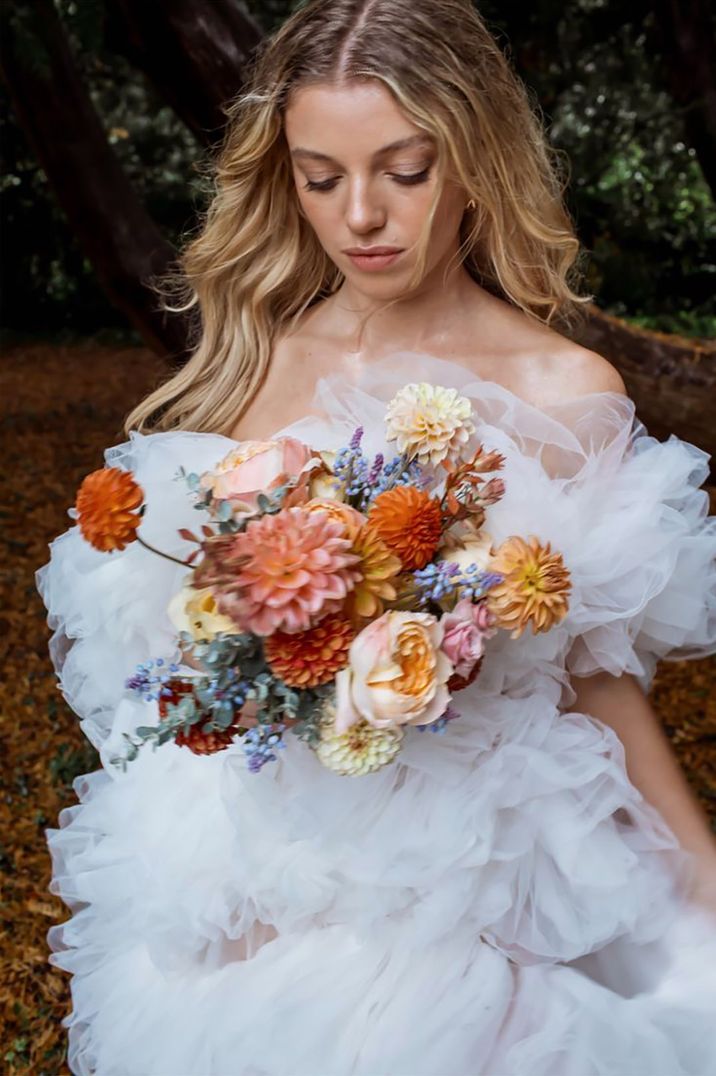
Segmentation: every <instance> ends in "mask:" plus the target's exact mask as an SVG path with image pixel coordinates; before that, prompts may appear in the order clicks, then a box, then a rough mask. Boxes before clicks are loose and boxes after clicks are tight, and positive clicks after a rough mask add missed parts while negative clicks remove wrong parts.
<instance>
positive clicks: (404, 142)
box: [291, 134, 430, 164]
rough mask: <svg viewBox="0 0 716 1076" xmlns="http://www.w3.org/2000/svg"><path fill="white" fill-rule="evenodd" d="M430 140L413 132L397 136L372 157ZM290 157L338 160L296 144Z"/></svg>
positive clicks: (334, 161)
mask: <svg viewBox="0 0 716 1076" xmlns="http://www.w3.org/2000/svg"><path fill="white" fill-rule="evenodd" d="M429 142H430V137H429V135H427V134H415V135H410V137H409V138H399V139H398V141H397V142H389V143H388V145H387V146H381V147H380V149H377V150H376V151H375V153H374V154H373V159H374V160H375V158H376V157H383V156H385V154H386V153H391V152H393V151H394V150H396V149H410V148H411V147H413V146H418V145H426V144H428V143H429ZM291 156H292V157H309V158H310V159H311V160H314V161H330V163H331V164H338V163H339V162H338V161H337V160H336V159H335V157H329V156H328V154H327V153H319V152H318V150H315V149H305V148H304V147H303V146H297V147H296V148H295V149H292V150H291Z"/></svg>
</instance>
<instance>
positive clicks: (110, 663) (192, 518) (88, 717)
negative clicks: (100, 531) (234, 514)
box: [36, 432, 235, 747]
mask: <svg viewBox="0 0 716 1076" xmlns="http://www.w3.org/2000/svg"><path fill="white" fill-rule="evenodd" d="M234 444H235V443H234V442H233V441H230V440H229V439H228V438H225V437H221V436H218V435H214V434H193V433H186V432H173V433H163V434H149V435H143V434H138V433H132V434H131V435H130V440H129V441H127V442H126V443H124V444H121V445H117V446H115V447H112V448H109V449H107V451H106V452H105V463H106V465H107V466H110V467H118V468H121V469H122V470H126V471H131V472H132V473H133V474H134V476H135V479H136V481H137V482H138V483H139V484H140V486H141V487H142V489H143V490H144V493H145V501H146V504H147V510H146V513H145V515H144V518H143V520H142V524H141V534H142V537H143V538H144V539H145V541H147V542H148V543H149V544H150V545H153V546H155V547H157V548H159V549H161V550H163V551H164V552H166V553H169V554H170V555H172V556H174V557H177V558H179V559H183V560H185V559H186V557H187V556H188V555H189V553H190V552H191V549H192V546H191V544H190V543H188V542H185V541H184V540H183V539H182V538H181V537H180V536H179V534H178V533H177V532H178V529H179V528H181V527H187V528H190V529H191V528H195V527H196V526H197V522H201V519H200V518H199V514H198V513H197V511H196V509H195V508H194V507H193V501H192V499H191V496H190V494H189V491H188V489H187V486H186V484H185V482H184V481H183V480H182V479H181V477H179V474H178V472H179V468H180V467H181V466H183V467H184V468H185V469H186V470H187V471H201V470H205V469H208V468H209V467H211V466H213V465H214V464H215V463H216V462H217V461H218V460H219V459H221V458H222V456H224V455H225V454H226V452H228V451H229V450H230V448H231V447H233V446H234ZM49 548H50V559H49V562H48V563H47V564H45V565H43V567H41V568H40V569H39V570H38V571H37V573H36V583H37V588H38V590H39V592H40V595H41V597H42V600H43V602H44V603H45V606H46V608H47V622H48V625H49V627H50V629H51V630H52V637H51V639H50V657H51V659H52V663H53V665H54V668H55V671H56V674H57V677H58V681H59V686H60V688H61V690H62V693H63V695H64V697H65V699H66V700H67V702H68V703H69V705H70V706H71V707H72V709H73V710H74V711H75V712H76V713H77V714H78V715H79V717H80V718H81V724H82V728H83V730H84V732H85V734H86V735H87V736H88V738H89V739H90V740H91V742H92V743H93V744H94V745H95V746H96V747H100V746H101V744H102V743H103V742H104V740H105V738H106V737H107V735H108V733H109V731H110V729H111V727H112V723H113V717H114V713H115V709H116V707H117V705H118V703H119V702H120V700H121V698H122V696H123V695H124V693H125V686H124V685H125V680H126V678H127V677H128V676H129V675H130V674H131V673H132V671H133V670H134V668H135V667H136V665H137V664H138V663H139V662H142V661H146V660H147V659H148V658H150V657H154V656H164V657H169V656H171V655H172V654H174V653H175V635H176V633H175V630H174V628H173V627H172V625H171V622H170V621H169V618H168V616H167V612H166V610H167V606H168V604H169V601H170V599H171V597H172V595H173V594H174V593H176V591H177V590H178V589H179V588H180V587H181V585H182V581H183V578H184V576H186V574H187V569H186V568H185V567H183V566H182V565H180V564H175V563H173V562H172V561H169V560H166V559H164V558H162V557H159V556H157V555H156V554H154V553H151V552H150V551H149V550H147V549H146V548H144V547H143V546H141V545H140V544H139V543H137V542H134V543H133V544H131V545H129V546H127V547H126V548H125V549H124V550H122V551H116V552H114V553H101V552H99V551H97V550H95V549H94V548H93V547H92V546H90V545H89V543H88V542H86V541H85V540H84V538H83V537H82V535H81V534H80V530H79V527H78V526H73V527H70V529H69V530H67V531H66V532H65V533H64V534H61V535H60V536H59V537H58V538H56V539H55V540H54V541H53V542H52V543H51V544H50V547H49Z"/></svg>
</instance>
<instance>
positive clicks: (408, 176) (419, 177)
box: [391, 166, 430, 186]
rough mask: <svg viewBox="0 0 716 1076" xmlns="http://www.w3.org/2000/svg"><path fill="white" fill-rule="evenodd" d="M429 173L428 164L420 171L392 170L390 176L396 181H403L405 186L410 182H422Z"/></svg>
mask: <svg viewBox="0 0 716 1076" xmlns="http://www.w3.org/2000/svg"><path fill="white" fill-rule="evenodd" d="M429 173H430V166H428V167H427V168H423V170H422V172H410V173H401V172H392V173H391V177H392V179H394V180H395V181H396V183H404V184H406V185H407V186H410V184H411V183H424V182H425V180H426V179H427V178H428V175H429Z"/></svg>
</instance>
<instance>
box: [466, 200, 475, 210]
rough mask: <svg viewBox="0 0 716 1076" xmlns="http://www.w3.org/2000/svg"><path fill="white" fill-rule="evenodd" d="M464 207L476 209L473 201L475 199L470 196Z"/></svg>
mask: <svg viewBox="0 0 716 1076" xmlns="http://www.w3.org/2000/svg"><path fill="white" fill-rule="evenodd" d="M465 208H466V209H477V202H476V201H475V199H474V198H471V199H470V201H469V202H468V203H467V205H466V206H465Z"/></svg>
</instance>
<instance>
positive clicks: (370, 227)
mask: <svg viewBox="0 0 716 1076" xmlns="http://www.w3.org/2000/svg"><path fill="white" fill-rule="evenodd" d="M385 221H386V210H385V206H384V204H383V202H382V199H381V197H380V195H379V194H378V192H377V191H376V190H375V188H374V187H372V185H371V183H370V181H369V180H367V179H364V178H362V177H361V178H356V179H354V180H353V182H352V183H350V185H349V187H348V204H347V206H346V223H347V224H348V227H349V228H350V230H351V231H352V232H355V233H356V235H365V234H366V233H367V232H374V231H377V229H379V228H382V227H383V226H384V225H385Z"/></svg>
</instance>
